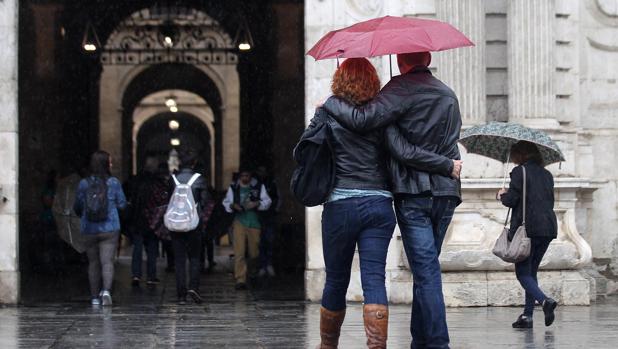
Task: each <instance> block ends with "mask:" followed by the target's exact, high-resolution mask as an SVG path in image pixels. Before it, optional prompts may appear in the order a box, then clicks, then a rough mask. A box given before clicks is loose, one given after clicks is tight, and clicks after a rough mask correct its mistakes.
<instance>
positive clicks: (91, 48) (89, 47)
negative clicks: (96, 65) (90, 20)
mask: <svg viewBox="0 0 618 349" xmlns="http://www.w3.org/2000/svg"><path fill="white" fill-rule="evenodd" d="M84 50H86V51H89V52H92V51H96V50H97V46H96V45H94V44H85V45H84Z"/></svg>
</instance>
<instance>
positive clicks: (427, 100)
mask: <svg viewBox="0 0 618 349" xmlns="http://www.w3.org/2000/svg"><path fill="white" fill-rule="evenodd" d="M397 62H398V64H399V69H400V71H401V73H402V75H400V76H397V77H394V78H393V79H391V81H390V82H389V83H388V84H386V86H384V88H383V89H382V91H381V92H380V93H379V94H378V96H377V97H376V98H375V99H374V100H372V101H371V102H369V103H368V104H366V105H363V106H359V107H355V106H354V105H352V104H350V103H348V102H346V101H345V100H343V99H340V98H336V97H331V98H329V99H328V100H327V101H326V103H325V104H324V108H325V109H326V110H327V111H329V112H330V114H331V115H333V117H334V118H335V119H337V121H339V122H340V123H341V124H342V125H344V126H345V127H346V128H348V129H351V130H353V131H356V132H358V133H365V132H367V131H369V130H373V129H376V128H379V127H383V126H386V125H390V124H392V125H390V126H388V127H387V129H386V137H385V141H386V144H387V146H388V148H389V149H390V151H391V155H392V158H391V159H390V164H389V167H390V173H391V180H392V186H393V188H392V190H393V193H394V194H396V200H395V206H396V212H397V220H398V223H399V227H400V230H401V235H402V239H403V243H404V248H405V250H406V254H407V257H408V261H409V264H410V267H411V269H412V273H413V277H414V288H413V292H414V297H413V305H412V321H411V324H410V332H411V334H412V346H411V347H412V348H429V347H431V348H448V344H449V336H448V328H447V325H446V310H445V305H444V297H443V294H442V278H441V273H440V263H439V261H438V257H439V255H440V250H441V246H442V242H443V240H444V236H445V234H446V231H447V229H448V226H449V224H450V222H451V219H452V217H453V213H454V210H455V207H456V206H457V205H458V204H459V203H460V202H461V183H460V181H459V179H458V178H459V171H460V170H461V161H452V162H450V163H449V162H445V161H444V160H443V159H442V160H441V159H440V158H438V157H436V158H435V159H436V161H435V163H433V165H428V163H429V164H431V163H432V161H431V159H427V158H426V157H427V156H431V153H430V152H432V153H437V154H439V155H442V156H443V157H446V158H448V159H456V160H459V159H460V155H459V149H458V147H457V141H458V139H459V132H460V128H461V116H460V113H459V104H458V101H457V97H456V96H455V94H454V93H453V91H452V90H451V89H450V88H449V87H448V86H446V85H445V84H444V83H442V82H441V81H440V80H438V79H436V78H435V77H433V76H432V74H431V72H430V71H429V69H428V68H427V66H429V64H430V62H431V55H430V54H429V52H422V53H412V54H402V55H398V56H397Z"/></svg>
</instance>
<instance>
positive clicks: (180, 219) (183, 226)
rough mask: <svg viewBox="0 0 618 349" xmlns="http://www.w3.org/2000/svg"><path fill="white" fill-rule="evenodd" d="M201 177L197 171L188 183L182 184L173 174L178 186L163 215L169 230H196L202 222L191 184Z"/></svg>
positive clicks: (164, 222)
mask: <svg viewBox="0 0 618 349" xmlns="http://www.w3.org/2000/svg"><path fill="white" fill-rule="evenodd" d="M199 177H200V174H199V173H196V174H194V175H193V176H192V177H191V179H190V180H189V182H187V184H182V183H180V182H179V181H178V179H176V176H174V175H172V178H174V183H175V184H176V188H174V193H172V198H171V199H170V202H169V204H168V205H167V211H166V212H165V216H163V224H165V227H166V228H167V229H168V230H169V231H174V232H187V231H191V230H195V229H196V228H197V226H198V224H199V223H200V216H199V214H198V211H197V204H196V203H195V198H194V197H193V191H192V190H191V186H192V185H193V183H195V181H196V180H197V179H198V178H199Z"/></svg>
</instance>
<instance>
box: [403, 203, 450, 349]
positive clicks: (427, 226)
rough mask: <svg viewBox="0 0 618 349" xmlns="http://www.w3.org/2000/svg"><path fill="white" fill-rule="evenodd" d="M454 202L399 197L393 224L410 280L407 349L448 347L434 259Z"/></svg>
mask: <svg viewBox="0 0 618 349" xmlns="http://www.w3.org/2000/svg"><path fill="white" fill-rule="evenodd" d="M457 203H458V199H457V198H452V197H418V196H407V195H406V196H401V197H398V198H397V201H396V205H395V206H396V211H397V221H398V223H399V228H400V230H401V238H402V240H403V246H404V249H405V251H406V255H407V257H408V262H409V264H410V269H411V270H412V276H413V279H414V285H413V289H412V292H413V298H412V299H413V300H412V320H411V322H410V333H411V334H412V344H411V348H448V344H449V336H448V327H447V325H446V309H445V305H444V296H443V294H442V274H441V271H440V262H439V261H438V257H439V256H440V251H441V249H442V242H443V241H444V236H445V235H446V230H447V229H448V226H449V224H450V223H451V220H452V219H453V213H454V211H455V207H456V206H457Z"/></svg>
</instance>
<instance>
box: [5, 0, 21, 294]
mask: <svg viewBox="0 0 618 349" xmlns="http://www.w3.org/2000/svg"><path fill="white" fill-rule="evenodd" d="M17 17H18V16H17V0H4V1H0V33H2V35H0V105H1V106H2V108H1V109H0V161H2V166H0V238H1V239H2V243H0V303H17V302H18V301H19V265H18V251H19V243H18V242H19V231H18V221H19V219H18V202H17V199H18V171H17V169H18V161H19V157H18V149H19V148H18V140H19V133H18V127H17V122H18V114H17V28H18V26H17Z"/></svg>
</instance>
